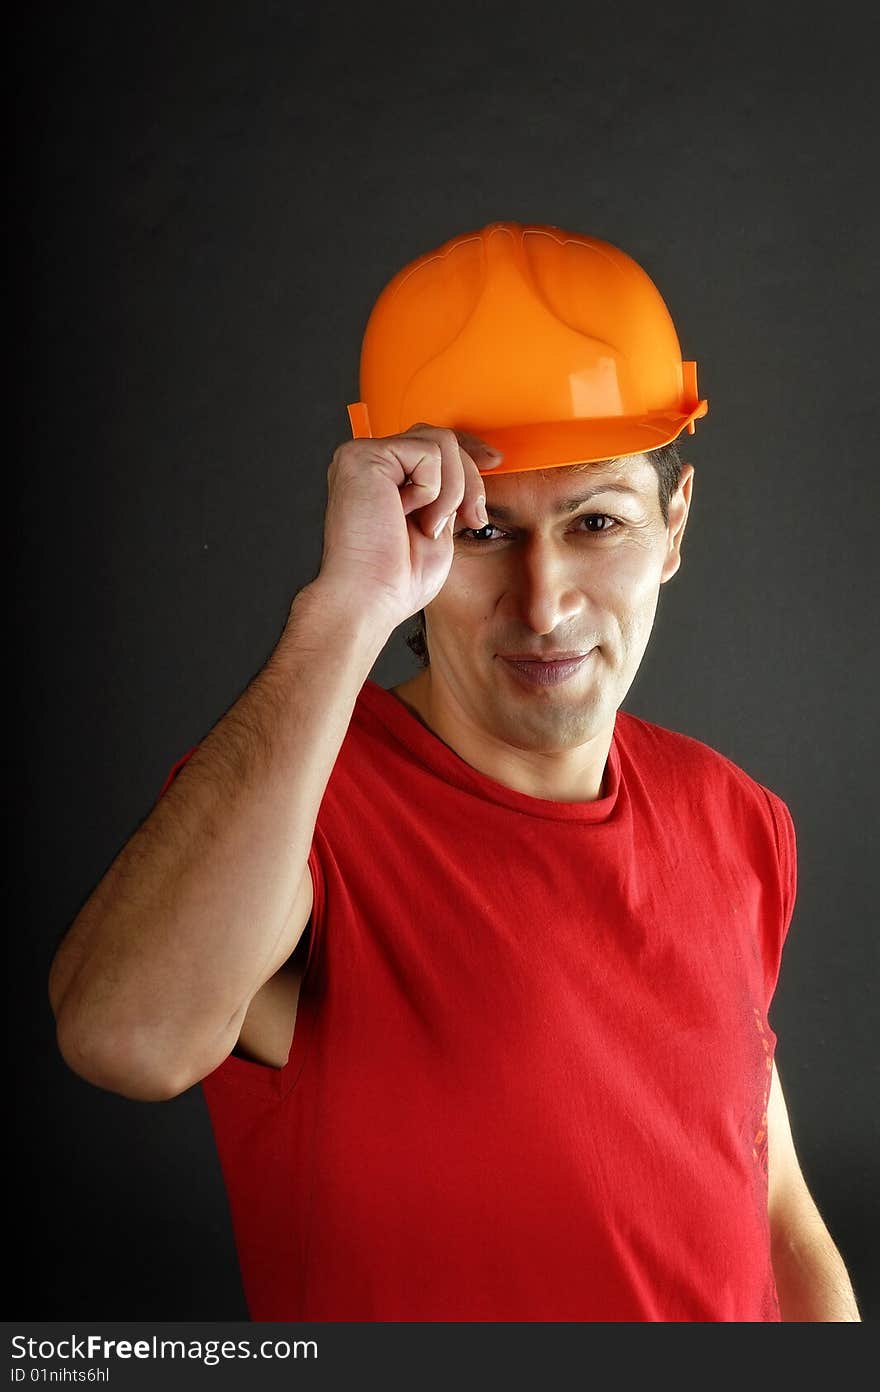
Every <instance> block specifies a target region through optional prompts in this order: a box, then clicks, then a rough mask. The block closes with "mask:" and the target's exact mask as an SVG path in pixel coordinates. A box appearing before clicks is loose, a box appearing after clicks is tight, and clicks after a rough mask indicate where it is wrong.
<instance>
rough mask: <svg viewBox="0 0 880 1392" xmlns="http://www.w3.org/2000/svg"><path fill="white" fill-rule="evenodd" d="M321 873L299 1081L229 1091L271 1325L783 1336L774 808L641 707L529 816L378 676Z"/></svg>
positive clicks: (254, 1283)
mask: <svg viewBox="0 0 880 1392" xmlns="http://www.w3.org/2000/svg"><path fill="white" fill-rule="evenodd" d="M192 752H193V751H192V750H190V751H189V753H188V754H187V755H185V756H184V758H183V759H181V760H180V761H179V762H178V763H177V764H176V765H175V766H174V768H173V769H172V771H171V773H170V774H169V777H168V779H167V781H166V784H165V787H163V789H162V792H163V793H164V791H165V788H167V786H168V784H169V783H170V782H171V780H172V778H173V777H174V776H175V774H176V773H177V772H178V771H179V769H180V768H181V767H182V766H183V764H184V763H185V761H186V759H187V758H188V757H189V754H191V753H192ZM309 868H310V871H311V875H312V879H313V883H314V896H315V897H314V910H313V914H312V919H311V921H310V925H309V928H308V929H307V934H308V938H307V965H306V971H305V976H304V979H303V983H302V987H301V990H300V999H299V1004H298V1008H297V1015H296V1025H295V1029H294V1035H293V1043H292V1046H291V1051H290V1057H289V1059H288V1062H287V1064H286V1065H285V1067H283V1068H281V1069H276V1068H271V1067H267V1066H264V1065H261V1064H257V1063H253V1062H249V1061H247V1060H245V1059H242V1058H238V1057H236V1056H234V1055H230V1056H229V1058H227V1059H226V1060H225V1061H224V1062H223V1063H222V1064H221V1065H220V1066H219V1067H218V1068H216V1069H215V1070H214V1072H212V1073H210V1074H209V1075H208V1076H207V1077H205V1078H204V1079H203V1080H202V1083H201V1086H202V1088H203V1090H204V1096H205V1099H206V1102H207V1106H208V1110H209V1115H210V1119H211V1124H212V1128H213V1132H214V1136H215V1139H216V1143H217V1148H218V1154H219V1159H220V1164H221V1169H222V1172H223V1177H224V1181H225V1184H226V1188H227V1193H228V1198H229V1206H230V1214H231V1218H232V1224H233V1230H234V1236H235V1241H236V1248H237V1252H238V1258H239V1263H240V1267H241V1275H242V1282H243V1286H244V1292H245V1296H246V1299H247V1303H248V1308H249V1311H250V1315H251V1318H252V1319H254V1320H281V1321H289V1320H326V1321H335V1320H345V1321H398V1320H413V1321H415V1320H443V1321H447V1320H448V1321H460V1320H492V1321H498V1320H509V1321H523V1320H536V1321H559V1320H565V1321H602V1322H607V1321H627V1322H632V1321H720V1320H724V1321H764V1320H771V1321H775V1320H779V1318H780V1315H779V1305H778V1301H777V1296H776V1288H775V1284H774V1279H773V1272H772V1267H771V1264H770V1251H769V1232H768V1219H767V1117H766V1109H767V1099H768V1095H769V1089H770V1078H771V1064H772V1058H773V1052H774V1048H775V1044H776V1035H775V1033H774V1031H773V1029H772V1028H771V1026H770V1024H769V1023H768V1019H767V1010H768V1007H769V1005H770V1001H771V998H772V995H773V991H774V988H775V984H776V980H777V976H778V972H779V966H780V958H781V952H782V946H783V941H784V938H785V935H786V932H787V930H788V925H789V922H790V919H791V914H792V909H793V906H794V900H795V883H796V851H795V834H794V828H793V825H792V820H791V816H790V813H789V811H788V808H787V807H786V805H785V803H784V802H783V801H782V800H781V799H780V798H779V797H778V796H777V795H776V794H775V793H773V792H771V791H770V790H769V789H767V788H765V787H763V786H762V785H761V784H760V783H757V782H755V781H754V780H753V779H752V778H751V777H750V776H749V775H748V774H746V773H745V772H744V771H743V770H742V769H741V768H739V767H738V766H737V765H735V764H733V763H732V762H731V761H730V760H729V759H727V758H725V757H724V756H723V755H722V754H720V753H718V752H716V751H715V750H713V749H711V748H710V747H708V746H707V745H705V744H702V743H701V742H699V741H698V740H695V739H692V738H691V737H689V736H687V735H683V734H679V733H676V732H674V731H671V730H667V729H664V728H662V727H660V726H658V725H654V724H651V723H650V722H648V721H646V720H642V719H640V718H638V717H636V716H635V715H631V714H629V713H627V712H624V711H623V710H620V711H618V713H617V717H616V720H615V729H614V737H613V740H612V744H611V749H610V753H609V758H608V763H607V765H606V771H605V780H604V783H603V787H602V796H601V797H599V798H598V799H597V800H596V801H593V802H582V803H574V802H554V801H549V800H545V799H542V798H535V797H531V796H528V795H526V794H524V793H521V792H517V791H514V790H513V789H511V788H508V787H506V786H504V785H503V784H501V783H498V782H496V781H494V780H493V779H492V778H489V777H487V776H486V775H484V774H482V773H480V772H478V771H477V770H476V769H474V768H473V767H472V766H471V765H469V764H468V763H466V762H465V761H464V760H463V759H462V758H460V757H459V755H457V754H456V753H455V752H454V751H453V750H452V749H451V748H450V747H449V746H448V745H446V744H445V743H444V742H443V741H442V740H440V739H439V738H438V737H437V736H436V735H434V734H433V733H432V732H431V731H430V730H429V729H428V728H427V727H426V726H425V725H423V724H422V722H421V721H420V720H419V719H418V718H417V717H416V716H415V715H414V714H412V713H411V711H410V710H409V709H408V708H407V707H406V706H405V705H404V704H403V702H402V701H400V700H399V699H398V698H397V697H396V696H394V695H393V694H392V693H391V692H389V691H386V690H385V689H384V688H382V687H380V686H378V685H377V684H376V683H374V682H372V681H370V680H367V681H366V682H365V684H364V686H363V688H362V689H361V692H360V694H359V696H358V698H357V702H356V704H355V708H354V712H353V716H352V720H351V723H350V726H349V729H348V731H347V733H346V736H345V739H344V741H343V744H342V747H341V749H340V752H339V756H338V758H337V760H336V763H335V766H334V768H333V772H332V774H331V777H330V780H329V783H328V785H327V789H326V792H325V795H324V798H323V801H322V803H321V807H320V811H319V815H318V819H317V824H316V827H315V834H314V839H313V843H312V848H311V852H310V855H309ZM305 947H306V943H305V942H304V943H303V945H302V949H301V950H303V949H305Z"/></svg>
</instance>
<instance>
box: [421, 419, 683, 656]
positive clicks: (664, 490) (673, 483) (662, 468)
mask: <svg viewBox="0 0 880 1392" xmlns="http://www.w3.org/2000/svg"><path fill="white" fill-rule="evenodd" d="M645 458H646V459H649V460H650V461H651V463H652V464H653V465H654V468H655V469H656V470H657V490H658V493H659V496H660V512H661V513H662V516H663V524H664V526H665V525H666V524H667V523H668V521H669V502H670V499H671V498H672V495H673V493H674V492H675V490H676V488H677V487H678V480H679V478H680V477H681V465H682V460H681V455H680V454H679V451H678V441H677V440H673V441H672V443H671V444H669V445H661V447H660V449H655V450H646V451H645ZM590 467H591V466H590V465H589V464H572V465H570V466H569V468H570V471H571V472H572V473H575V472H578V471H580V470H583V469H589V468H590ZM536 472H537V473H540V474H542V475H543V476H544V477H545V478H546V477H547V476H548V475H549V474H550V473H551V470H549V469H538V470H536ZM552 472H553V473H554V474H555V473H556V470H555V469H554V470H553V471H552ZM414 623H415V627H414V628H413V629H411V630H410V632H409V633H408V634H407V635H406V646H407V647H408V648H409V650H410V652H412V653H414V655H415V656H416V657H417V658H418V660H419V663H420V664H421V666H422V667H427V666H428V665H429V661H430V659H429V657H428V643H427V635H426V632H425V611H424V609H420V610H419V612H418V613H417V614H416V616H415V619H414Z"/></svg>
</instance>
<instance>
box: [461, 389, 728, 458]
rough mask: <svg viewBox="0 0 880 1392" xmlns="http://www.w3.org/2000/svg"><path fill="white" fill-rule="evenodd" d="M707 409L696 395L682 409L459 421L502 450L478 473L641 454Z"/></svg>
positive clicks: (464, 428)
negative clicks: (518, 421) (511, 421)
mask: <svg viewBox="0 0 880 1392" xmlns="http://www.w3.org/2000/svg"><path fill="white" fill-rule="evenodd" d="M708 409H709V403H708V401H705V400H704V401H699V402H698V403H697V404H696V406H694V407H693V409H692V410H691V411H689V412H688V413H687V414H686V415H682V414H679V413H670V412H668V411H652V412H650V413H649V414H647V415H644V416H639V417H637V418H636V417H625V416H607V417H603V418H600V419H594V420H562V421H535V422H529V424H527V425H506V426H497V427H496V426H489V425H485V424H480V422H478V421H475V422H468V423H467V424H465V423H461V424H460V425H457V426H456V428H457V429H461V430H462V431H467V432H468V433H469V434H471V435H476V436H477V437H478V438H479V439H481V440H485V442H486V444H487V445H492V446H494V447H495V448H496V449H499V450H501V452H502V453H503V455H504V458H503V460H502V461H501V463H500V464H498V465H496V467H495V468H494V469H481V470H480V472H481V473H482V474H486V475H487V476H488V475H491V476H492V477H495V476H496V475H497V474H518V473H525V472H526V471H527V470H531V469H556V468H559V469H561V468H565V466H566V465H570V464H592V463H598V462H599V461H600V460H605V459H619V458H621V457H622V456H624V455H627V454H644V453H646V452H647V451H649V450H654V449H660V448H661V446H662V445H668V444H671V442H672V441H673V440H674V439H676V437H677V436H678V435H680V434H681V432H682V431H683V430H684V429H685V427H686V426H689V425H691V424H692V422H693V421H695V420H697V419H698V418H699V417H700V416H705V415H706V413H707V411H708Z"/></svg>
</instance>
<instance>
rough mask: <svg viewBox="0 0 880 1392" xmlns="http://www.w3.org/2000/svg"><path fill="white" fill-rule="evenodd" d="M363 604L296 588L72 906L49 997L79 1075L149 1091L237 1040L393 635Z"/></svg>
mask: <svg viewBox="0 0 880 1392" xmlns="http://www.w3.org/2000/svg"><path fill="white" fill-rule="evenodd" d="M373 614H374V617H373V618H370V617H369V616H368V614H367V613H366V611H365V610H362V611H361V612H360V613H359V612H358V611H357V610H356V608H355V606H353V605H352V604H351V602H350V598H348V599H345V600H343V598H342V596H341V595H340V594H339V593H338V592H337V591H336V590H335V589H334V587H333V586H332V585H328V584H324V583H323V582H322V581H321V577H320V576H319V577H318V579H317V580H315V581H313V582H312V584H311V585H307V586H306V587H305V588H304V589H303V590H301V591H300V592H299V593H298V595H297V596H296V598H295V599H294V601H293V604H292V605H291V610H290V615H289V618H288V621H287V623H286V625H285V628H284V631H283V633H282V636H281V638H280V639H279V642H278V644H277V646H276V648H275V650H274V652H273V653H272V655H271V657H270V659H269V660H268V662H267V663H266V665H265V666H264V667H263V668H262V669H261V671H260V672H259V673H258V674H257V675H256V677H255V678H254V679H253V681H252V682H251V683H250V685H249V686H248V688H247V689H246V691H245V692H244V694H243V695H242V696H241V697H240V698H239V700H238V701H236V703H235V704H234V705H233V706H232V707H231V708H230V709H229V710H228V711H227V713H226V714H225V715H224V716H223V717H222V719H221V720H220V721H218V723H217V724H216V725H215V726H214V728H213V729H212V730H211V731H210V732H209V733H208V735H206V737H205V738H204V739H203V740H202V742H201V743H200V745H199V747H198V748H197V749H196V751H195V752H194V753H193V755H192V756H191V758H190V759H189V761H188V762H187V764H186V765H185V767H184V768H183V769H182V770H181V772H180V773H179V774H178V776H177V778H176V779H175V781H174V783H172V785H171V786H170V788H169V789H168V790H167V792H166V793H165V795H164V797H162V798H160V799H159V801H158V802H157V804H156V806H155V807H154V808H153V810H152V811H151V813H150V815H149V816H148V817H147V818H146V820H145V821H144V822H143V824H142V825H141V826H140V827H139V829H138V830H137V831H136V832H135V834H134V835H133V836H132V837H131V839H130V840H129V841H128V842H127V843H126V845H125V846H124V847H123V849H122V850H121V851H120V853H119V855H118V856H117V857H116V859H115V860H114V862H113V864H112V865H111V866H110V868H109V870H108V871H107V873H106V874H105V875H104V877H103V878H102V880H101V881H100V883H99V884H98V886H97V887H96V888H95V890H94V891H93V893H92V895H91V896H90V898H89V899H88V900H87V901H86V903H85V904H84V906H83V907H82V909H81V910H80V912H79V914H78V915H77V917H76V919H75V920H74V922H73V924H72V925H71V927H70V929H69V930H68V932H67V934H66V936H65V937H64V939H63V940H62V942H61V944H60V946H59V948H58V950H57V952H56V954H55V957H54V959H53V962H52V967H51V972H50V977H49V997H50V1002H51V1005H52V1009H53V1012H54V1014H55V1016H56V1023H57V1037H58V1045H59V1048H60V1050H61V1053H62V1054H63V1056H64V1058H65V1060H66V1062H67V1063H68V1064H69V1066H70V1067H71V1068H72V1069H73V1070H74V1071H75V1072H76V1073H78V1074H80V1075H81V1076H83V1077H84V1078H86V1079H87V1081H89V1082H93V1083H95V1084H96V1085H97V1086H99V1087H105V1088H108V1089H110V1090H111V1091H117V1092H120V1093H122V1094H123V1095H125V1096H128V1097H132V1098H136V1099H139V1100H161V1099H162V1098H164V1097H171V1096H175V1095H176V1094H177V1093H178V1092H181V1091H183V1090H184V1089H185V1088H186V1087H189V1086H191V1085H192V1084H193V1083H195V1082H197V1081H198V1080H199V1079H200V1078H202V1077H204V1076H205V1075H206V1074H207V1073H209V1072H211V1071H212V1069H213V1068H215V1067H217V1066H218V1065H219V1063H220V1062H222V1060H223V1059H224V1058H225V1057H226V1056H227V1055H228V1054H229V1053H230V1051H231V1050H232V1048H233V1047H234V1046H235V1043H236V1040H237V1038H238V1032H239V1030H240V1028H241V1024H242V1021H243V1019H244V1016H245V1013H246V1011H247V1006H248V1004H249V1002H250V1000H251V998H252V997H253V996H254V995H255V994H256V992H257V991H258V990H259V988H260V987H261V986H262V985H263V983H264V982H265V981H267V980H268V979H269V978H270V977H271V976H273V975H274V973H275V972H276V971H277V970H278V968H279V967H280V966H282V965H283V963H284V962H285V961H286V960H287V958H288V957H289V956H290V954H291V952H292V951H293V949H294V947H295V946H296V942H297V941H298V939H299V937H300V936H301V934H302V931H303V929H304V927H305V922H302V923H296V921H295V919H294V920H293V926H294V928H295V936H294V934H293V931H291V927H290V925H291V909H292V907H293V905H294V902H295V901H296V899H297V896H298V895H299V892H300V888H301V885H302V882H303V877H304V876H305V875H308V873H309V871H308V866H307V861H308V855H309V850H310V847H311V842H312V837H313V834H314V828H315V822H316V820H317V815H318V810H319V807H320V804H321V799H322V798H323V795H324V791H325V788H326V786H327V782H328V779H329V777H330V774H331V772H332V769H333V765H334V763H335V762H336V757H337V755H338V753H339V749H340V746H341V744H342V741H343V739H344V737H345V734H346V731H347V729H348V726H349V722H350V720H351V715H352V711H353V709H354V703H355V700H356V698H357V695H358V692H359V691H360V689H361V687H362V685H363V683H364V681H365V680H366V678H367V677H368V676H369V673H370V669H371V668H372V666H373V663H374V662H375V660H376V658H377V657H378V655H379V653H380V652H381V650H382V648H383V646H384V644H385V642H386V641H387V638H388V636H389V632H390V631H391V630H390V629H389V627H388V625H387V623H385V622H383V621H381V620H380V619H378V618H377V617H375V610H374V611H373ZM299 897H300V902H302V896H301V895H299ZM306 921H307V920H306Z"/></svg>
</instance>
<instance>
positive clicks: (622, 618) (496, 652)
mask: <svg viewBox="0 0 880 1392" xmlns="http://www.w3.org/2000/svg"><path fill="white" fill-rule="evenodd" d="M692 475H693V467H692V466H691V465H690V464H687V465H685V466H684V468H683V471H682V476H681V480H680V482H679V486H678V489H677V491H676V493H675V494H674V495H673V497H672V499H671V501H670V507H669V520H668V523H664V521H663V515H662V512H661V510H660V501H659V496H658V480H657V472H656V470H655V469H654V466H653V465H652V464H651V463H650V461H649V460H648V459H647V458H646V457H645V456H644V455H642V454H639V455H628V456H626V457H625V458H623V459H616V460H612V461H606V462H600V463H597V464H591V465H590V466H589V468H587V469H581V470H579V471H577V472H574V473H569V472H568V471H567V470H566V469H551V470H549V471H548V472H547V473H546V474H545V475H542V474H540V473H539V472H535V471H527V472H524V473H518V474H505V475H501V476H500V477H495V478H493V477H492V475H491V473H487V474H484V475H483V482H484V484H485V487H486V511H487V513H488V516H489V526H488V528H484V529H483V530H482V531H474V530H473V529H464V528H457V529H456V532H455V553H454V557H453V561H452V566H451V569H450V572H449V575H448V577H447V580H446V583H445V584H444V586H443V588H442V590H441V591H440V593H439V594H438V595H437V597H436V598H435V599H434V601H433V602H432V603H431V604H429V605H428V606H427V608H426V610H425V622H426V629H427V638H428V646H429V650H430V658H431V668H430V671H431V684H432V688H436V686H437V684H438V682H441V683H442V684H443V687H444V688H445V692H446V695H447V696H448V697H449V698H451V699H452V701H453V702H454V703H455V704H456V705H457V706H458V708H459V709H460V712H461V714H462V715H464V716H465V718H467V719H468V720H469V721H470V722H472V723H473V724H474V725H476V726H478V727H481V728H482V729H484V730H486V731H487V732H488V733H491V734H492V735H494V736H495V737H496V738H498V739H500V740H502V741H504V742H506V743H509V744H513V745H516V746H518V747H520V748H523V749H533V750H536V751H548V752H549V751H552V750H559V749H566V748H572V747H574V746H576V745H580V744H583V743H584V742H585V741H586V740H588V739H591V738H593V737H594V736H596V735H598V734H600V733H601V732H603V731H605V730H606V729H607V728H608V726H609V725H610V723H611V722H612V721H613V719H614V715H615V712H616V711H617V709H618V707H619V706H620V704H621V703H622V701H623V699H624V697H625V695H626V693H627V691H628V690H629V688H630V686H631V684H632V681H633V679H634V677H635V674H636V671H637V670H638V667H639V663H640V662H641V660H642V656H643V654H644V651H645V648H646V646H647V643H648V638H649V637H650V634H651V629H652V626H653V623H654V616H655V613H656V610H657V602H658V598H659V594H660V586H661V584H663V583H664V582H665V581H666V580H668V579H669V578H670V577H671V576H672V575H674V574H675V572H676V570H677V569H678V566H679V561H680V557H679V544H680V541H681V537H682V534H683V532H684V525H685V522H686V520H687V512H688V508H689V505H690V493H691V478H692ZM621 489H624V490H626V491H618V490H621ZM588 493H591V494H592V496H591V497H589V498H586V499H585V500H584V501H583V502H581V503H580V504H579V505H578V506H574V507H570V508H567V509H566V510H565V511H564V512H563V511H560V510H559V509H561V507H562V506H563V504H564V503H566V502H567V500H571V499H574V498H583V497H584V495H586V494H588ZM569 651H575V652H580V653H583V652H588V653H589V656H588V657H587V658H586V659H585V660H584V661H583V662H582V663H581V664H580V665H579V667H578V668H577V670H576V671H575V672H574V674H573V675H572V676H570V677H568V678H567V680H565V681H562V682H559V683H556V684H553V685H538V684H534V683H532V682H529V681H527V680H525V679H524V678H522V677H520V676H518V675H517V673H516V671H515V670H514V669H513V668H512V667H511V666H510V665H509V663H508V662H507V661H505V659H504V657H503V656H502V654H507V655H510V654H521V655H529V656H532V657H538V656H542V655H544V656H550V655H552V654H553V653H554V652H569ZM529 670H534V669H529Z"/></svg>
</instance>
